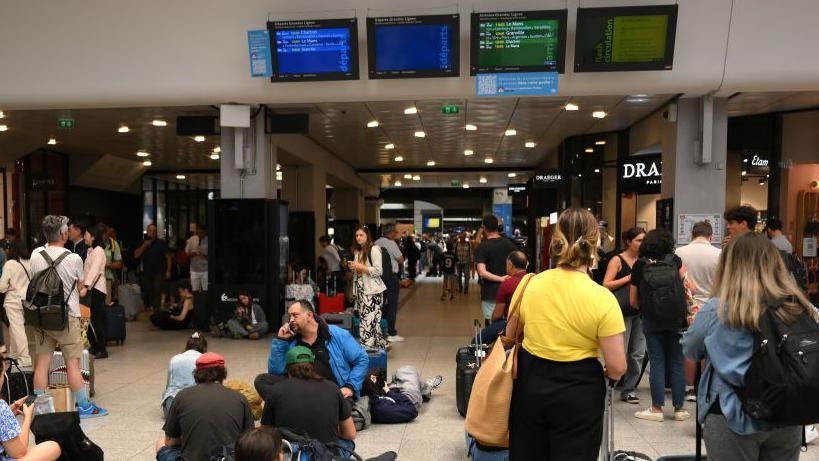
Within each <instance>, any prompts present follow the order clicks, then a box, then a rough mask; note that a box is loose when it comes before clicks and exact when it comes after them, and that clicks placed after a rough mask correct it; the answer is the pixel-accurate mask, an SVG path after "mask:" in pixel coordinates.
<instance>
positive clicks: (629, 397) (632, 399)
mask: <svg viewBox="0 0 819 461" xmlns="http://www.w3.org/2000/svg"><path fill="white" fill-rule="evenodd" d="M620 400H622V401H623V402H626V403H631V404H634V405H637V404H639V403H640V397H637V394H636V393H634V392H629V393H628V394H626V395H624V396H622V397H620Z"/></svg>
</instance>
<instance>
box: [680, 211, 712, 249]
mask: <svg viewBox="0 0 819 461" xmlns="http://www.w3.org/2000/svg"><path fill="white" fill-rule="evenodd" d="M701 221H706V222H708V224H711V228H712V229H713V230H714V234H713V236H712V237H711V243H713V244H714V245H721V244H722V234H723V224H722V214H720V213H707V214H680V215H678V216H677V244H678V245H687V244H689V243H691V240H692V239H691V229H693V228H694V224H697V223H698V222H701Z"/></svg>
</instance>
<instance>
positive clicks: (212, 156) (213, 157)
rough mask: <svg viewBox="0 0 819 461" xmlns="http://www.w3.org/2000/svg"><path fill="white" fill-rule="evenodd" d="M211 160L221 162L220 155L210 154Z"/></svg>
mask: <svg viewBox="0 0 819 461" xmlns="http://www.w3.org/2000/svg"><path fill="white" fill-rule="evenodd" d="M210 159H211V160H219V154H215V153H214V154H210Z"/></svg>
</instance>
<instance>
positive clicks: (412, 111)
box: [404, 106, 418, 115]
mask: <svg viewBox="0 0 819 461" xmlns="http://www.w3.org/2000/svg"><path fill="white" fill-rule="evenodd" d="M417 113H418V108H417V107H414V106H413V107H407V108H406V109H404V114H406V115H415V114H417Z"/></svg>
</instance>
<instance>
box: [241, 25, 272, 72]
mask: <svg viewBox="0 0 819 461" xmlns="http://www.w3.org/2000/svg"><path fill="white" fill-rule="evenodd" d="M247 47H248V51H249V53H250V75H251V76H252V77H270V76H271V75H273V60H272V59H271V57H270V32H269V31H268V30H267V29H262V30H249V31H247Z"/></svg>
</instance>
